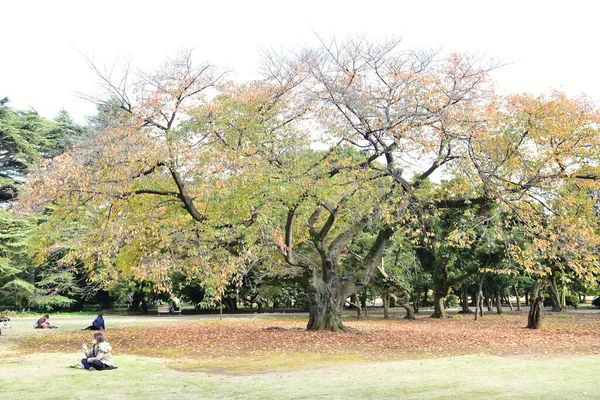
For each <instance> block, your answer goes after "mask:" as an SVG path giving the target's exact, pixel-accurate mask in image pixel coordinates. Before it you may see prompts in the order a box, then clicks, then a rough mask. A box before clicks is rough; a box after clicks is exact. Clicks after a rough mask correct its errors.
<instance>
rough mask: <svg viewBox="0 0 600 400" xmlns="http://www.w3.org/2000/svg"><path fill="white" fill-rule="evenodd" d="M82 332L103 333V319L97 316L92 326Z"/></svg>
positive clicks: (99, 315)
mask: <svg viewBox="0 0 600 400" xmlns="http://www.w3.org/2000/svg"><path fill="white" fill-rule="evenodd" d="M82 330H84V331H103V330H105V328H104V318H102V314H98V316H97V317H96V319H95V320H94V322H92V325H90V326H88V327H87V328H85V329H82Z"/></svg>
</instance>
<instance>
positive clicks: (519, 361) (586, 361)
mask: <svg viewBox="0 0 600 400" xmlns="http://www.w3.org/2000/svg"><path fill="white" fill-rule="evenodd" d="M401 317H402V315H401V314H395V315H394V316H393V317H392V318H391V319H388V320H384V319H383V318H382V316H381V315H372V316H370V317H368V318H365V319H363V320H360V321H357V320H356V319H355V318H354V317H353V316H351V315H348V316H346V317H345V319H344V323H345V324H346V326H347V327H348V328H349V332H348V333H344V334H334V333H328V332H307V331H306V330H305V325H306V322H307V320H306V316H304V315H302V316H298V315H281V314H279V315H272V314H271V315H258V314H256V315H246V316H243V317H239V316H238V317H236V318H233V317H227V316H226V317H224V318H223V319H222V320H220V319H218V318H215V316H212V317H206V316H161V317H158V316H121V317H116V316H115V317H107V319H106V323H107V331H106V332H105V336H106V338H107V340H108V341H109V342H110V343H111V345H112V346H113V348H114V350H113V354H114V362H115V365H117V366H118V367H119V368H118V369H116V370H113V371H86V370H78V369H72V368H69V366H70V365H72V364H74V363H75V362H77V361H78V360H79V359H80V358H81V357H82V356H83V354H82V353H81V351H80V348H81V345H82V343H84V342H87V343H88V344H89V342H90V338H91V336H92V333H91V332H89V331H86V332H82V331H80V329H81V328H83V327H85V326H87V325H89V323H90V322H91V319H93V318H92V317H90V316H85V317H81V316H73V315H64V316H60V315H59V316H55V317H53V318H52V319H51V320H53V322H54V323H55V324H56V325H58V326H60V329H53V330H34V329H33V327H32V324H33V321H34V318H14V319H13V320H12V321H11V328H9V329H7V330H6V331H4V333H3V334H2V336H0V394H1V395H2V397H1V398H7V399H22V400H24V399H34V398H35V399H39V398H44V399H89V398H94V399H163V398H167V399H168V398H173V399H180V398H183V399H186V398H189V399H381V398H404V399H406V398H408V399H509V398H510V399H513V398H519V399H541V398H543V399H600V381H599V380H598V379H597V377H598V376H599V374H600V354H599V353H600V313H598V312H591V313H566V314H548V315H546V317H545V320H544V327H543V329H541V330H529V329H526V328H525V325H526V319H527V315H526V314H524V313H506V314H503V315H486V316H485V317H484V318H483V319H480V320H478V321H474V320H473V317H472V316H460V315H457V316H454V318H449V319H442V320H439V319H432V318H429V317H428V316H418V317H417V320H416V321H406V320H403V319H401Z"/></svg>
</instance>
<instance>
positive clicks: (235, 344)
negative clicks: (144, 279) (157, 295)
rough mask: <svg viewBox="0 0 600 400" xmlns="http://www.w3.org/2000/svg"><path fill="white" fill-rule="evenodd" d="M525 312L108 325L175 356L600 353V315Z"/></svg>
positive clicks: (63, 345)
mask: <svg viewBox="0 0 600 400" xmlns="http://www.w3.org/2000/svg"><path fill="white" fill-rule="evenodd" d="M526 319H527V316H526V315H515V314H512V315H502V316H497V315H489V316H486V317H484V318H483V319H480V320H478V321H474V320H473V318H472V316H469V317H461V316H459V317H456V318H450V319H432V318H429V317H423V316H420V317H418V318H417V320H415V321H406V320H402V319H399V318H394V319H389V320H383V319H381V318H379V317H372V318H367V319H363V320H360V321H357V320H352V319H348V320H345V322H344V323H345V325H346V327H347V328H349V332H347V333H330V332H312V331H306V329H305V324H306V321H305V320H303V319H301V318H293V319H289V318H281V319H274V320H273V319H268V320H263V319H247V320H246V319H240V320H230V319H226V320H222V321H215V320H197V321H189V322H188V321H178V322H176V323H173V324H166V325H165V324H161V325H160V326H148V327H136V328H124V329H115V330H110V331H107V332H105V337H106V338H107V340H108V341H109V342H110V343H111V345H112V346H113V349H114V350H113V352H114V353H115V354H134V355H143V356H148V357H165V358H175V359H194V358H200V357H202V358H208V359H225V358H237V357H252V356H264V355H265V354H271V355H280V356H285V355H286V354H290V355H291V354H295V353H315V354H321V355H340V354H346V355H351V356H357V357H359V358H362V359H367V360H391V359H394V360H397V359H413V358H418V357H439V356H448V355H460V354H472V353H478V354H479V353H482V354H491V355H502V356H510V355H525V356H549V355H563V354H569V355H574V354H598V352H599V351H600V317H599V316H598V315H596V314H571V315H548V316H546V317H545V320H544V327H543V328H542V329H540V330H531V329H526V328H525V324H526ZM89 338H90V333H89V332H66V331H64V332H56V335H52V336H49V335H44V336H39V337H36V338H34V339H28V340H25V341H23V342H21V343H19V345H18V346H19V350H20V351H21V352H23V353H33V352H36V353H37V352H76V351H78V350H79V348H80V346H81V343H83V342H86V341H89Z"/></svg>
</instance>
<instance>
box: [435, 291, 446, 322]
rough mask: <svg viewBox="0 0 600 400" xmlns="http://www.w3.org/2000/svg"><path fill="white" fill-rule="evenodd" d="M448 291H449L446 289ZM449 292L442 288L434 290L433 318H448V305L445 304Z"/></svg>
mask: <svg viewBox="0 0 600 400" xmlns="http://www.w3.org/2000/svg"><path fill="white" fill-rule="evenodd" d="M446 292H447V291H446ZM446 295H447V293H444V291H441V290H434V292H433V307H434V309H433V314H431V317H432V318H448V313H447V312H446V307H445V306H444V300H445V299H446Z"/></svg>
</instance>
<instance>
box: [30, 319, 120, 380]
mask: <svg viewBox="0 0 600 400" xmlns="http://www.w3.org/2000/svg"><path fill="white" fill-rule="evenodd" d="M49 319H50V316H49V315H48V314H46V315H44V316H43V317H41V318H40V319H38V320H37V321H36V322H35V323H34V324H33V326H34V328H35V329H53V328H58V327H57V326H55V325H52V323H51V322H50V321H49ZM105 329H106V328H105V326H104V317H103V316H102V314H98V316H97V317H96V319H94V321H93V322H92V324H91V325H90V326H88V327H87V328H84V329H82V330H84V331H89V330H91V331H104V330H105ZM82 349H83V353H84V354H85V357H84V358H82V359H81V362H80V363H77V364H75V365H73V367H74V368H81V369H87V370H90V371H95V370H97V371H102V370H107V369H115V368H116V367H115V366H113V365H112V346H111V345H110V344H109V343H108V342H107V341H106V339H105V338H104V335H103V334H102V333H101V332H96V333H94V337H93V338H92V348H91V349H89V348H88V346H87V344H85V343H84V344H83V346H82Z"/></svg>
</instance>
